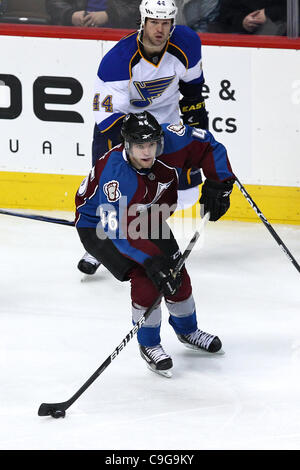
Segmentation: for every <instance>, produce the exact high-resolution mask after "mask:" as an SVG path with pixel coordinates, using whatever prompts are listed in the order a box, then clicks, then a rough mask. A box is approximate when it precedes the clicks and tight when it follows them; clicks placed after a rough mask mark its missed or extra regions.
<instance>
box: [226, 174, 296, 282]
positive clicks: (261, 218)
mask: <svg viewBox="0 0 300 470" xmlns="http://www.w3.org/2000/svg"><path fill="white" fill-rule="evenodd" d="M235 183H236V185H237V187H238V188H239V190H240V191H241V193H242V194H243V196H245V198H246V199H247V201H248V202H249V204H250V206H251V207H252V209H253V210H254V212H256V214H257V215H258V217H259V218H260V220H261V221H262V222H263V224H264V225H265V227H266V228H267V229H268V230H269V232H270V234H271V235H272V237H273V238H274V239H275V240H276V242H277V243H278V245H279V246H280V248H281V249H282V251H283V252H284V253H285V254H286V256H287V257H288V259H289V260H290V261H291V263H292V264H293V265H294V266H295V268H296V269H297V271H298V272H299V273H300V266H299V264H298V263H297V261H296V259H295V258H294V256H293V255H292V253H291V252H290V251H289V250H288V248H287V247H286V245H285V244H284V243H283V241H282V240H281V238H280V237H279V235H278V234H277V233H276V232H275V230H274V228H273V227H272V225H271V224H270V222H269V221H268V219H267V218H266V217H265V216H264V215H263V213H262V212H261V210H260V209H259V208H258V207H257V205H256V204H255V202H254V201H253V199H252V197H251V196H250V194H249V193H248V192H247V191H246V189H245V188H244V186H243V185H242V183H241V182H240V181H239V180H238V178H236V180H235Z"/></svg>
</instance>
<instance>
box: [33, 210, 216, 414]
mask: <svg viewBox="0 0 300 470" xmlns="http://www.w3.org/2000/svg"><path fill="white" fill-rule="evenodd" d="M208 220H209V212H207V213H206V214H205V216H204V217H203V219H202V224H201V226H200V227H199V230H198V231H197V230H196V232H195V233H194V235H193V237H192V239H191V241H190V242H189V244H188V246H187V247H186V249H185V251H184V253H183V255H182V256H181V257H180V259H179V261H178V263H177V265H176V268H175V272H178V271H180V269H181V268H182V267H183V265H184V263H185V261H186V259H187V258H188V256H189V254H190V253H191V251H192V249H193V248H194V246H195V244H196V242H197V240H198V238H199V236H200V233H201V231H202V230H203V228H204V226H205V225H206V223H207V221H208ZM162 297H163V294H162V293H160V294H159V296H158V297H157V299H156V300H155V302H153V304H152V305H151V306H150V307H149V308H148V309H147V310H146V312H145V313H144V315H142V316H141V318H140V319H139V320H138V321H137V323H136V324H135V325H134V327H133V328H132V329H131V330H130V331H129V333H128V334H127V335H126V336H125V338H124V339H123V340H122V341H121V343H120V344H119V346H117V347H116V348H115V349H114V351H113V352H112V354H111V355H110V356H108V357H107V358H106V359H105V361H104V362H103V363H102V364H101V366H100V367H99V368H98V369H97V370H96V371H95V372H94V373H93V375H91V377H90V378H89V379H88V380H87V381H86V382H85V383H84V384H83V385H82V387H80V389H79V390H77V392H76V393H75V394H74V395H73V396H72V397H71V398H70V399H69V400H67V401H63V402H61V403H42V404H41V405H40V407H39V410H38V415H39V416H49V415H50V416H52V417H53V418H64V417H65V415H66V410H67V409H68V408H69V407H70V406H71V405H72V404H73V403H74V402H75V401H76V400H77V399H78V398H79V397H80V395H82V394H83V392H85V390H86V389H87V388H88V387H89V386H90V385H91V384H92V383H93V382H94V381H95V380H96V379H97V377H99V375H100V374H102V372H104V370H105V369H106V368H107V367H108V366H109V365H110V363H111V362H112V361H113V360H114V359H116V357H117V356H118V355H119V353H120V352H121V351H122V349H124V348H125V346H126V345H127V343H128V342H129V341H130V340H131V338H133V336H134V335H135V334H136V333H137V332H138V330H139V329H140V328H141V327H142V326H143V324H144V323H145V321H146V320H147V318H148V317H149V315H150V314H151V313H152V312H153V310H154V309H155V308H156V306H157V305H159V303H160V301H161V299H162Z"/></svg>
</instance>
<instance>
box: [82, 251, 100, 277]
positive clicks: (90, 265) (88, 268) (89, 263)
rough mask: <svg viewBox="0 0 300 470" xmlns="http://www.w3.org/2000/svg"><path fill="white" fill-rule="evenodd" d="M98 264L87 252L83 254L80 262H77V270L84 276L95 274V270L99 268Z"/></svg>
mask: <svg viewBox="0 0 300 470" xmlns="http://www.w3.org/2000/svg"><path fill="white" fill-rule="evenodd" d="M100 264H101V263H100V262H99V261H98V260H97V259H96V258H94V257H93V256H92V255H90V254H89V253H88V252H85V254H84V255H83V257H82V258H81V260H80V261H79V263H78V265H77V268H78V269H79V271H81V272H82V273H84V274H88V275H91V274H95V272H96V271H97V269H98V268H99V266H100Z"/></svg>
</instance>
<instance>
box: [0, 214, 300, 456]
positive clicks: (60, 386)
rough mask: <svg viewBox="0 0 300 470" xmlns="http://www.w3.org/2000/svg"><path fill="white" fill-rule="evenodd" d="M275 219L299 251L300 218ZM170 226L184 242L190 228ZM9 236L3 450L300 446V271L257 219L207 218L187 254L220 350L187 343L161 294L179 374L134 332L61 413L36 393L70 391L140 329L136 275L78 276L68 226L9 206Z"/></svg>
mask: <svg viewBox="0 0 300 470" xmlns="http://www.w3.org/2000/svg"><path fill="white" fill-rule="evenodd" d="M23 212H24V211H23ZM48 215H49V214H48ZM54 216H58V214H57V213H55V214H54ZM69 218H70V219H72V215H69ZM274 228H275V230H276V231H277V233H278V234H279V236H280V237H281V238H282V239H283V241H284V242H285V244H286V245H287V247H288V248H289V250H290V251H291V253H292V254H293V255H294V257H295V258H296V259H297V260H298V262H300V227H299V226H283V225H274ZM174 230H175V233H177V234H178V237H179V239H180V240H179V241H180V246H181V248H184V247H185V245H186V243H187V242H188V241H189V238H190V237H191V235H192V232H193V230H192V227H191V226H189V227H185V229H184V230H183V229H182V227H181V226H180V227H179V226H178V222H177V225H176V226H175V228H174ZM183 232H184V233H183ZM0 246H1V265H0V266H1V273H0V367H1V373H0V449H2V450H3V449H5V450H15V449H26V450H30V449H36V450H37V449H41V450H46V449H49V450H54V449H78V450H80V449H84V450H88V449H97V450H101V449H112V450H118V449H119V450H139V449H146V450H147V449H158V450H159V449H161V450H162V449H187V450H188V449H197V450H202V449H236V450H238V449H300V274H299V273H298V272H297V270H296V269H295V268H294V266H293V265H292V263H291V262H290V261H289V260H288V259H287V257H286V256H285V255H284V253H283V252H282V251H281V250H280V248H279V247H278V245H277V243H276V242H275V240H274V239H273V238H272V237H271V235H270V234H269V232H268V231H267V230H266V228H265V227H264V226H263V224H262V223H261V222H258V223H253V224H250V223H238V222H228V221H219V222H216V223H209V224H208V225H207V227H206V230H205V236H204V240H203V239H202V240H201V241H200V242H199V244H198V246H197V248H195V250H194V251H193V253H192V254H191V256H190V258H189V260H188V262H187V268H188V271H189V273H190V275H191V279H192V284H193V292H194V297H195V300H196V305H197V314H198V324H199V327H200V328H201V329H203V330H205V331H208V332H210V333H214V334H217V335H219V336H220V338H221V339H222V342H223V349H224V351H225V354H223V355H211V354H199V353H197V352H194V351H189V350H188V349H186V348H184V346H183V345H182V344H181V343H179V342H178V340H177V338H176V337H175V334H174V332H173V330H172V329H171V327H170V326H169V324H168V322H167V311H166V308H165V306H163V324H162V344H163V346H164V348H165V350H166V351H167V352H168V353H169V354H170V355H171V356H172V358H173V362H174V368H173V377H172V378H171V379H166V378H163V377H160V376H158V375H156V374H154V373H152V372H151V371H149V370H148V369H147V367H146V365H145V363H144V361H143V360H142V359H141V358H140V356H139V354H138V349H137V343H136V338H135V337H134V338H133V339H132V340H131V341H130V342H129V343H128V345H127V346H126V348H125V349H124V350H123V351H122V352H121V353H120V355H119V356H118V357H117V359H116V360H115V361H113V362H112V364H111V365H110V366H109V367H108V368H107V369H106V370H105V371H104V372H103V374H101V376H100V377H98V379H97V380H96V381H95V382H94V384H93V385H91V387H90V388H89V389H88V390H87V391H86V392H85V393H84V394H83V395H82V396H81V397H80V398H79V399H78V401H76V402H75V403H74V404H73V405H72V406H71V408H70V409H69V410H68V411H67V415H66V418H65V419H59V420H55V419H53V418H51V417H45V418H41V417H38V415H37V411H38V407H39V405H40V404H41V403H42V402H60V401H65V400H67V399H69V398H70V397H71V396H72V395H73V394H74V393H75V391H76V390H77V389H79V388H80V387H81V385H83V383H84V382H85V381H86V380H87V379H88V378H89V377H90V375H91V374H92V373H93V372H94V371H95V370H96V369H97V368H98V367H99V366H100V365H101V364H102V362H103V361H104V360H105V359H106V357H107V356H108V355H110V354H111V353H112V351H113V350H114V349H115V347H116V346H117V345H118V344H119V343H120V342H121V341H122V339H123V338H124V337H125V336H126V334H127V333H128V332H129V330H130V329H131V328H132V324H131V314H130V297H129V292H130V286H129V283H120V282H118V281H116V280H114V279H113V278H112V276H111V275H110V274H109V273H108V272H107V271H105V270H104V269H103V268H100V269H99V271H98V272H97V274H96V275H95V276H94V277H93V278H92V279H89V280H88V281H85V282H81V274H80V272H79V271H78V270H77V268H76V265H77V262H78V260H79V259H80V257H81V255H82V254H83V252H84V250H83V249H82V247H81V244H80V241H79V238H78V236H77V233H76V230H75V229H74V228H72V227H67V226H62V225H53V224H49V223H44V222H39V221H32V220H25V219H20V218H17V217H10V216H5V215H0Z"/></svg>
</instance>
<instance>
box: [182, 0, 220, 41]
mask: <svg viewBox="0 0 300 470" xmlns="http://www.w3.org/2000/svg"><path fill="white" fill-rule="evenodd" d="M220 3H221V0H185V1H184V3H183V7H182V9H183V16H184V18H185V21H186V24H187V26H189V27H190V28H192V29H194V30H195V31H197V32H199V33H206V32H211V31H212V27H211V25H212V24H214V23H215V22H216V20H217V18H218V16H219V12H220Z"/></svg>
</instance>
